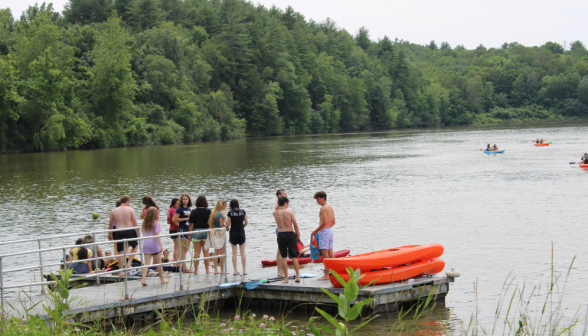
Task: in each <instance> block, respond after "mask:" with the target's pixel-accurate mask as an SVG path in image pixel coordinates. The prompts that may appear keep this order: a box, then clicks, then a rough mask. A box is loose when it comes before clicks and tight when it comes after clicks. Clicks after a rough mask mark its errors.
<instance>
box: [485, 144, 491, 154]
mask: <svg viewBox="0 0 588 336" xmlns="http://www.w3.org/2000/svg"><path fill="white" fill-rule="evenodd" d="M486 151H488V152H491V151H492V147H490V144H488V146H486Z"/></svg>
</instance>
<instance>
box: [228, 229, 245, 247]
mask: <svg viewBox="0 0 588 336" xmlns="http://www.w3.org/2000/svg"><path fill="white" fill-rule="evenodd" d="M245 240H246V239H245V233H242V232H231V233H230V234H229V243H231V245H233V246H235V245H244V244H245Z"/></svg>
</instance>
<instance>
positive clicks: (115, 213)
mask: <svg viewBox="0 0 588 336" xmlns="http://www.w3.org/2000/svg"><path fill="white" fill-rule="evenodd" d="M276 196H277V198H278V200H277V202H276V204H275V207H274V211H273V216H274V219H275V222H276V225H277V228H276V235H277V245H278V251H277V254H276V259H277V264H278V276H280V277H282V276H283V277H284V282H289V280H288V258H292V260H293V264H294V269H295V272H296V279H295V281H296V282H300V269H299V264H298V259H297V258H298V257H300V256H301V255H303V254H304V253H306V252H308V250H309V245H306V246H305V245H304V244H302V241H301V239H300V230H299V229H298V224H297V222H296V217H295V215H294V212H293V211H292V210H291V209H289V204H290V201H289V199H288V195H287V193H286V191H285V190H284V189H279V190H278V191H277V193H276ZM314 198H315V199H316V201H317V203H318V204H319V205H321V209H320V212H319V225H318V227H317V228H316V229H315V230H314V231H313V232H312V233H311V236H314V237H316V241H317V242H318V248H319V251H320V253H321V255H322V257H323V258H334V254H333V232H332V230H331V228H332V227H333V226H334V225H335V214H334V211H333V208H332V207H331V206H330V205H329V204H328V203H327V194H326V193H325V192H324V191H319V192H317V193H316V194H315V195H314ZM142 204H143V208H142V210H141V215H140V219H142V220H143V221H142V224H141V231H142V233H143V236H144V237H148V238H147V239H144V240H143V251H142V252H143V254H144V258H143V261H144V265H150V264H151V262H153V264H160V263H162V261H163V262H164V263H168V262H174V261H175V262H176V263H177V266H178V267H182V271H183V272H184V273H193V274H198V267H199V261H198V260H196V259H198V258H200V256H201V255H202V256H203V257H204V258H209V259H205V260H204V268H205V272H206V273H207V274H210V273H213V272H212V271H211V270H210V259H212V260H213V269H214V274H225V271H226V270H225V265H224V257H220V258H211V257H212V256H213V255H224V254H225V247H224V240H223V243H222V247H221V245H219V244H216V246H215V247H216V248H214V253H210V250H209V248H210V246H211V245H207V244H206V242H207V240H213V239H215V238H214V234H212V235H211V234H209V232H208V230H210V229H224V230H226V231H228V233H229V239H228V241H229V244H230V245H231V248H232V250H233V255H232V262H233V275H240V273H239V271H238V269H237V254H240V256H241V265H242V274H243V275H247V269H246V262H247V260H246V255H245V244H246V240H247V239H246V235H245V227H247V225H248V224H249V221H248V218H247V213H246V211H245V210H244V209H242V208H241V207H240V205H239V201H238V200H237V199H232V200H231V201H230V202H229V204H228V205H227V202H226V201H224V200H222V199H221V200H218V201H217V202H216V204H215V206H214V208H213V209H212V210H211V209H210V208H209V207H208V200H207V199H206V197H205V196H203V195H199V196H198V197H197V198H196V202H195V204H194V206H193V204H192V199H191V198H190V196H189V195H188V194H182V195H181V196H180V198H174V199H172V201H171V204H170V207H169V209H168V211H167V224H169V231H168V232H169V233H170V234H174V235H173V236H170V238H171V239H172V241H173V244H174V249H173V257H171V256H169V251H167V250H164V249H163V244H162V241H161V237H159V235H160V233H161V231H162V228H161V223H160V221H159V218H160V210H159V206H158V205H157V203H156V202H155V200H154V199H153V198H152V197H151V196H145V197H144V198H143V200H142ZM108 228H109V230H113V229H117V230H116V231H109V233H108V240H115V241H120V240H123V239H127V242H126V244H125V243H123V242H116V243H114V254H115V257H116V259H114V258H109V259H101V260H93V261H90V260H89V261H88V262H87V263H74V264H72V266H71V267H72V268H74V270H75V271H76V272H77V273H94V272H95V271H96V270H98V269H104V268H106V267H107V266H108V265H109V264H111V263H116V262H117V266H118V267H119V269H120V270H121V271H120V272H119V276H121V277H122V276H124V275H125V273H124V271H123V269H124V265H125V264H126V265H127V268H132V261H133V257H132V256H131V257H129V258H127V260H124V254H125V250H126V252H127V254H129V255H132V254H136V253H137V249H138V240H135V239H136V238H138V237H139V231H138V223H137V218H136V214H135V210H134V209H133V208H132V207H131V198H130V197H129V196H126V195H124V196H122V197H121V198H120V199H119V200H117V202H116V207H115V208H114V209H113V210H112V211H111V212H110V219H109V226H108ZM120 229H126V230H120ZM193 231H197V232H195V233H192V234H189V233H187V232H193ZM198 231H203V232H198ZM216 232H219V230H216ZM222 232H223V231H220V233H222ZM183 233H186V234H183ZM223 237H224V234H223ZM93 242H94V238H93V236H92V235H87V236H86V237H85V238H83V239H81V238H80V239H78V241H76V245H80V244H91V243H93ZM191 245H193V246H194V249H193V253H194V259H195V261H194V263H193V269H191V268H190V266H189V265H188V264H187V263H186V261H185V260H187V258H186V255H187V254H188V250H189V249H190V247H191ZM219 247H220V248H219ZM105 255H106V256H112V253H111V252H110V251H106V252H105ZM92 256H99V257H103V254H102V250H101V248H100V247H99V246H97V245H94V246H91V247H89V248H85V247H81V246H80V247H76V248H73V249H71V251H70V256H69V258H68V261H73V260H85V259H91V258H92ZM219 266H220V272H219V271H218V267H219ZM147 272H148V269H147V268H142V270H141V273H142V281H141V283H142V284H143V285H144V286H147V283H146V275H147ZM327 272H328V270H325V274H324V276H323V277H321V278H319V280H328V279H329V277H328V273H327ZM157 273H158V275H159V277H160V279H161V283H162V284H165V283H167V280H166V279H165V278H164V273H163V269H162V267H161V266H157ZM226 274H229V273H226Z"/></svg>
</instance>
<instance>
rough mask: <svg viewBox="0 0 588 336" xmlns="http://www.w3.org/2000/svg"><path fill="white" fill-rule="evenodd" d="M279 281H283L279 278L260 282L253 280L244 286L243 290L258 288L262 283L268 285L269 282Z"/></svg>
mask: <svg viewBox="0 0 588 336" xmlns="http://www.w3.org/2000/svg"><path fill="white" fill-rule="evenodd" d="M280 280H284V278H283V277H279V278H271V279H261V280H254V281H249V282H247V283H246V284H245V288H247V289H250V290H251V289H255V288H257V287H259V285H261V284H262V283H270V282H276V281H280Z"/></svg>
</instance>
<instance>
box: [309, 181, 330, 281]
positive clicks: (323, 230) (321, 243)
mask: <svg viewBox="0 0 588 336" xmlns="http://www.w3.org/2000/svg"><path fill="white" fill-rule="evenodd" d="M314 199H315V200H316V202H317V203H318V204H319V205H320V206H321V210H320V211H319V227H318V228H317V229H316V230H314V231H312V235H313V236H316V241H317V242H318V248H319V251H320V252H321V256H322V257H323V259H327V258H335V254H334V252H333V231H332V230H331V228H332V227H333V226H335V212H334V211H333V207H331V206H330V205H329V204H328V203H327V193H326V192H324V191H319V192H317V193H315V194H314ZM317 280H329V270H328V269H327V268H326V267H325V275H324V276H323V277H320V278H318V279H317Z"/></svg>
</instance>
